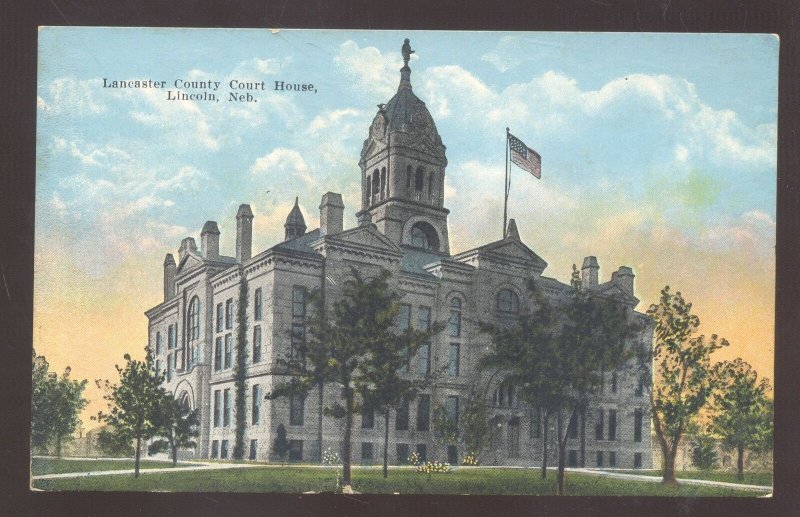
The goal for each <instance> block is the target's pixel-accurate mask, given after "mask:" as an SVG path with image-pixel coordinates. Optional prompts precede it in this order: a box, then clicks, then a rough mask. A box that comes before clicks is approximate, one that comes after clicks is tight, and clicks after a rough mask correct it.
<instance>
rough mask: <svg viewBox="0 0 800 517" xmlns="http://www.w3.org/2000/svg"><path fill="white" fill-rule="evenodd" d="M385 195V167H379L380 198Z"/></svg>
mask: <svg viewBox="0 0 800 517" xmlns="http://www.w3.org/2000/svg"><path fill="white" fill-rule="evenodd" d="M384 197H386V167H383V168H381V198H384Z"/></svg>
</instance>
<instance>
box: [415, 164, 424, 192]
mask: <svg viewBox="0 0 800 517" xmlns="http://www.w3.org/2000/svg"><path fill="white" fill-rule="evenodd" d="M424 186H425V169H423V168H422V167H417V177H416V178H415V180H414V189H415V190H416V191H417V192H422V188H423V187H424Z"/></svg>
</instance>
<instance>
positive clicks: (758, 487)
mask: <svg viewBox="0 0 800 517" xmlns="http://www.w3.org/2000/svg"><path fill="white" fill-rule="evenodd" d="M567 470H570V471H572V472H583V473H584V474H594V475H596V476H606V477H612V478H618V479H631V480H635V481H650V482H652V483H661V477H660V476H645V475H643V474H627V473H625V472H609V471H607V470H596V469H576V468H572V469H567ZM678 475H680V474H678ZM678 482H679V483H682V484H685V485H705V486H716V487H720V488H733V489H736V490H753V491H758V492H765V493H771V492H772V487H771V486H764V485H745V484H742V483H728V482H725V481H711V480H709V479H686V478H683V479H681V478H678Z"/></svg>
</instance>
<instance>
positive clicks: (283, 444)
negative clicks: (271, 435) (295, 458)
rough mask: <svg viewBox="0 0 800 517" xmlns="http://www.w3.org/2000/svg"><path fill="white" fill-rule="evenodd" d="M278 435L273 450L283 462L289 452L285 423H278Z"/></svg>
mask: <svg viewBox="0 0 800 517" xmlns="http://www.w3.org/2000/svg"><path fill="white" fill-rule="evenodd" d="M276 435H277V436H275V444H274V445H273V446H272V452H273V453H275V456H277V457H278V458H279V459H280V460H281V463H283V460H284V459H285V458H286V454H287V453H288V452H289V441H288V440H287V439H286V427H285V426H284V425H283V424H279V425H278V429H277V432H276Z"/></svg>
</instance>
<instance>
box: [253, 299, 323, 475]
mask: <svg viewBox="0 0 800 517" xmlns="http://www.w3.org/2000/svg"><path fill="white" fill-rule="evenodd" d="M324 305H325V304H324V299H323V297H322V293H321V292H320V291H319V290H315V291H312V292H311V293H309V295H308V306H310V307H313V308H314V309H315V310H316V313H317V314H323V313H324V311H325V306H324ZM291 332H296V330H295V329H294V328H292V330H291V331H290V333H291ZM290 337H292V338H294V339H295V340H296V341H297V342H299V343H300V349H299V350H297V351H295V352H296V353H295V354H294V355H289V356H287V357H280V358H278V360H277V364H278V366H279V367H282V368H283V369H284V370H285V372H286V373H287V374H288V375H289V376H290V377H291V379H290V380H289V381H288V382H283V383H279V384H278V385H276V386H275V388H274V389H273V390H272V391H271V392H270V393H267V395H266V399H267V400H275V399H277V398H280V397H293V396H298V397H303V398H305V397H306V396H307V395H308V394H309V393H310V392H311V390H313V389H315V388H316V390H317V395H318V397H319V400H318V413H317V457H318V459H319V461H322V416H323V413H324V393H325V391H324V390H325V383H326V382H328V381H331V380H333V369H332V368H331V355H330V351H329V349H328V342H327V341H326V340H324V339H314V338H313V336H312V338H311V339H299V338H301V337H303V336H293V335H291V334H290Z"/></svg>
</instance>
